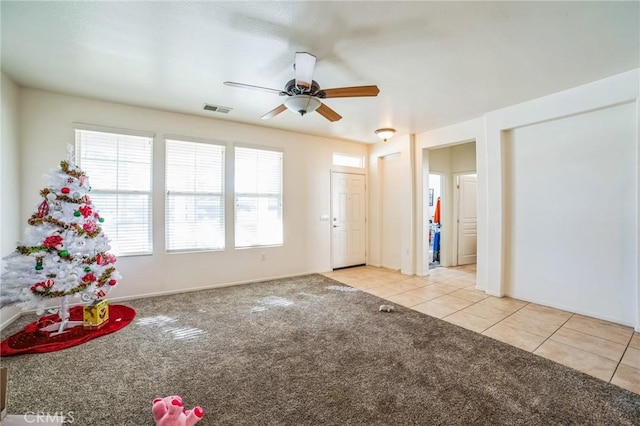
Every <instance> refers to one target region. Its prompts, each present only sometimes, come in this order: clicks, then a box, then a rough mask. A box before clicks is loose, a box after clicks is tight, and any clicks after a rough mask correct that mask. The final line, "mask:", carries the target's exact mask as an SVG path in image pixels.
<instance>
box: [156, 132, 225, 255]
mask: <svg viewBox="0 0 640 426" xmlns="http://www.w3.org/2000/svg"><path fill="white" fill-rule="evenodd" d="M172 143H182V144H191V145H194V146H199V147H200V148H202V149H207V147H215V148H216V149H221V153H222V162H221V170H219V171H217V172H218V173H220V174H221V175H222V176H221V187H220V192H217V191H199V190H197V189H196V188H194V189H193V190H172V189H171V188H170V187H169V186H170V185H169V184H170V176H169V174H170V173H171V171H170V166H169V163H170V161H171V158H169V149H170V145H171V144H172ZM226 149H227V147H226V144H224V143H221V142H215V141H207V140H196V139H192V138H184V137H180V136H172V135H166V136H165V190H166V198H165V247H166V251H167V252H168V253H179V252H199V251H222V250H225V245H226V223H225V220H226V199H225V197H226V185H227V183H226V170H225V167H226V166H225V163H226ZM193 170H194V173H195V172H196V170H195V167H194V169H193ZM173 197H193V198H194V201H196V202H197V199H198V198H199V197H200V198H207V197H217V198H218V199H219V200H220V206H221V208H220V212H219V213H220V215H221V217H220V218H218V219H219V220H221V221H222V226H221V228H222V229H221V230H222V236H221V237H222V238H221V240H222V241H221V245H215V244H209V245H208V244H206V243H202V242H197V241H192V243H191V244H190V245H188V246H182V247H179V246H177V245H176V246H172V244H173V243H172V242H171V232H170V231H171V224H170V219H171V217H170V216H171V215H170V207H169V205H170V202H171V199H172V198H173ZM193 225H194V226H196V227H198V225H200V226H199V229H203V228H206V225H204V224H203V223H202V222H199V221H198V220H197V218H196V219H195V220H194V222H193ZM205 232H206V230H205ZM209 232H215V227H214V228H211V229H209Z"/></svg>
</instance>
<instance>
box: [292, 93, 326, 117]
mask: <svg viewBox="0 0 640 426" xmlns="http://www.w3.org/2000/svg"><path fill="white" fill-rule="evenodd" d="M321 103H322V102H320V101H319V100H318V98H314V97H313V96H310V95H294V96H291V97H289V98H287V100H285V101H284V106H286V107H287V109H289V110H290V111H293V112H295V113H298V114H300V115H305V114H306V113H308V112H313V111H315V110H317V109H318V107H319V106H320V104H321Z"/></svg>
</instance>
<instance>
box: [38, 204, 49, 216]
mask: <svg viewBox="0 0 640 426" xmlns="http://www.w3.org/2000/svg"><path fill="white" fill-rule="evenodd" d="M48 214H49V202H48V201H47V200H44V201H43V202H42V203H40V205H39V206H38V217H45V216H46V215H48Z"/></svg>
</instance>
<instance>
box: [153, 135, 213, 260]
mask: <svg viewBox="0 0 640 426" xmlns="http://www.w3.org/2000/svg"><path fill="white" fill-rule="evenodd" d="M166 152H167V156H166V158H167V160H166V165H167V167H166V186H167V198H166V228H165V232H166V246H167V251H180V250H220V249H224V238H225V237H224V146H221V145H214V144H209V143H200V142H186V141H178V140H167V151H166Z"/></svg>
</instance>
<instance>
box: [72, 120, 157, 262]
mask: <svg viewBox="0 0 640 426" xmlns="http://www.w3.org/2000/svg"><path fill="white" fill-rule="evenodd" d="M75 132H76V162H77V164H78V166H80V167H81V168H82V169H83V170H84V172H85V173H86V174H87V176H88V178H89V184H90V185H91V199H92V202H93V204H95V206H96V209H98V210H99V211H100V215H101V216H102V217H104V218H105V221H104V223H102V229H103V230H104V232H105V234H106V235H107V237H108V238H109V239H110V240H111V251H112V252H113V253H114V254H115V255H117V256H127V255H137V254H151V253H152V251H153V244H152V228H151V223H152V220H151V219H152V214H151V161H152V160H151V159H152V146H153V135H151V134H149V133H146V134H142V133H140V134H128V133H119V131H111V130H106V131H104V130H100V131H97V130H94V129H92V128H78V127H76V130H75Z"/></svg>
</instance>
